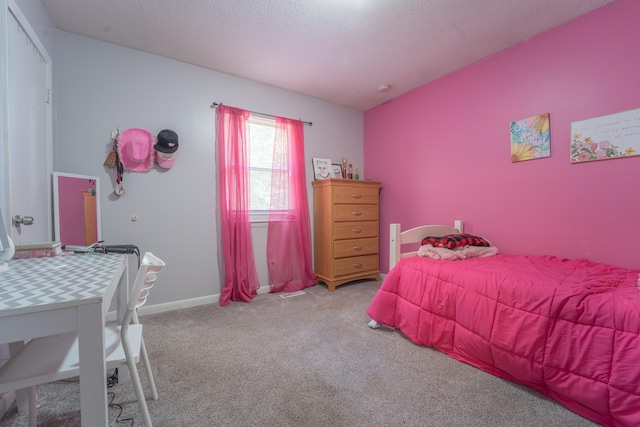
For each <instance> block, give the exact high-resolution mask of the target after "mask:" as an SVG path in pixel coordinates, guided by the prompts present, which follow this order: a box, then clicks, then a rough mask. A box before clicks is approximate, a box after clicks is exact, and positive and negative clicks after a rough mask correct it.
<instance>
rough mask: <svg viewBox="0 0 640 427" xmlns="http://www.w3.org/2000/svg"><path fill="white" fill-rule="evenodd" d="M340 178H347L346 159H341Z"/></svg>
mask: <svg viewBox="0 0 640 427" xmlns="http://www.w3.org/2000/svg"><path fill="white" fill-rule="evenodd" d="M342 177H343V178H345V179H346V178H347V159H346V158H344V157H343V158H342Z"/></svg>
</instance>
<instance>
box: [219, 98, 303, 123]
mask: <svg viewBox="0 0 640 427" xmlns="http://www.w3.org/2000/svg"><path fill="white" fill-rule="evenodd" d="M218 105H222V104H221V103H220V102H212V103H211V105H210V107H211V108H216V107H217V106H218ZM249 112H250V113H251V114H257V115H259V116H265V117H272V118H276V117H280V116H274V115H273V114H267V113H258V112H256V111H249ZM283 118H286V117H283ZM289 120H295V119H289ZM298 120H300V119H298ZM300 121H301V122H302V123H304V124H305V125H307V126H313V122H305V121H304V120H300Z"/></svg>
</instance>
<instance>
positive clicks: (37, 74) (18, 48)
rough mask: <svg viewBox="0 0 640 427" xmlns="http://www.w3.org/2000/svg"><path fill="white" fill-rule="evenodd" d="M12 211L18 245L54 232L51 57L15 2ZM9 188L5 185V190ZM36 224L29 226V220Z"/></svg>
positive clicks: (8, 175) (10, 71) (11, 15)
mask: <svg viewBox="0 0 640 427" xmlns="http://www.w3.org/2000/svg"><path fill="white" fill-rule="evenodd" d="M7 4H8V8H7V14H6V17H7V19H6V25H7V31H6V34H7V44H6V46H7V68H6V69H7V82H8V85H7V100H6V102H7V116H6V121H7V122H6V127H7V133H6V135H7V146H8V160H9V161H8V171H5V179H6V180H7V181H8V184H9V185H8V192H9V194H8V209H7V210H6V211H5V212H8V213H7V214H6V215H7V216H9V217H10V218H16V217H17V216H19V217H20V218H23V219H25V218H26V221H25V223H24V224H22V225H20V226H19V227H15V226H12V227H11V229H12V233H11V237H12V239H13V240H14V242H15V243H16V244H19V243H33V242H44V241H49V240H51V239H52V232H51V223H52V215H51V212H52V211H51V209H52V208H51V172H52V169H53V168H52V162H53V161H52V157H53V156H52V143H51V140H52V127H51V117H52V108H51V89H50V88H51V58H50V57H49V55H48V53H47V52H46V50H45V48H44V46H43V45H42V43H41V42H40V40H39V39H38V37H37V35H36V34H35V32H34V31H33V29H32V28H31V26H30V25H29V23H28V22H27V20H26V19H25V17H24V15H22V12H21V11H20V10H19V8H18V7H17V5H16V4H15V2H14V0H8V2H7ZM5 188H6V187H5ZM29 217H30V218H33V223H32V224H30V225H26V222H29V221H28V218H29Z"/></svg>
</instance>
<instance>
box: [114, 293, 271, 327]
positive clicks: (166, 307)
mask: <svg viewBox="0 0 640 427" xmlns="http://www.w3.org/2000/svg"><path fill="white" fill-rule="evenodd" d="M269 290H270V288H269V286H265V285H262V286H260V287H259V288H258V295H262V294H267V293H269ZM219 302H220V294H215V295H209V296H206V297H198V298H190V299H184V300H180V301H172V302H167V303H163V304H154V305H145V306H142V307H140V308H139V309H138V314H140V316H144V315H146V314H158V313H165V312H167V311H173V310H180V309H183V308H191V307H197V306H200V305H207V304H217V303H219ZM115 320H116V312H115V311H110V312H109V313H107V321H108V322H113V321H115Z"/></svg>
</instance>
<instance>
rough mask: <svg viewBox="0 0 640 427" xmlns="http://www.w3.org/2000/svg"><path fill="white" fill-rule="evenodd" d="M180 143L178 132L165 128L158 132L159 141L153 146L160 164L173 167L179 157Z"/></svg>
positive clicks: (168, 167) (162, 166)
mask: <svg viewBox="0 0 640 427" xmlns="http://www.w3.org/2000/svg"><path fill="white" fill-rule="evenodd" d="M178 145H179V144H178V134H177V133H175V132H174V131H172V130H171V129H164V130H161V131H160V133H158V142H157V143H156V144H155V145H154V146H153V148H154V149H155V150H156V163H157V164H158V166H160V167H161V168H164V169H171V167H172V166H173V162H175V160H176V158H177V157H178Z"/></svg>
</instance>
